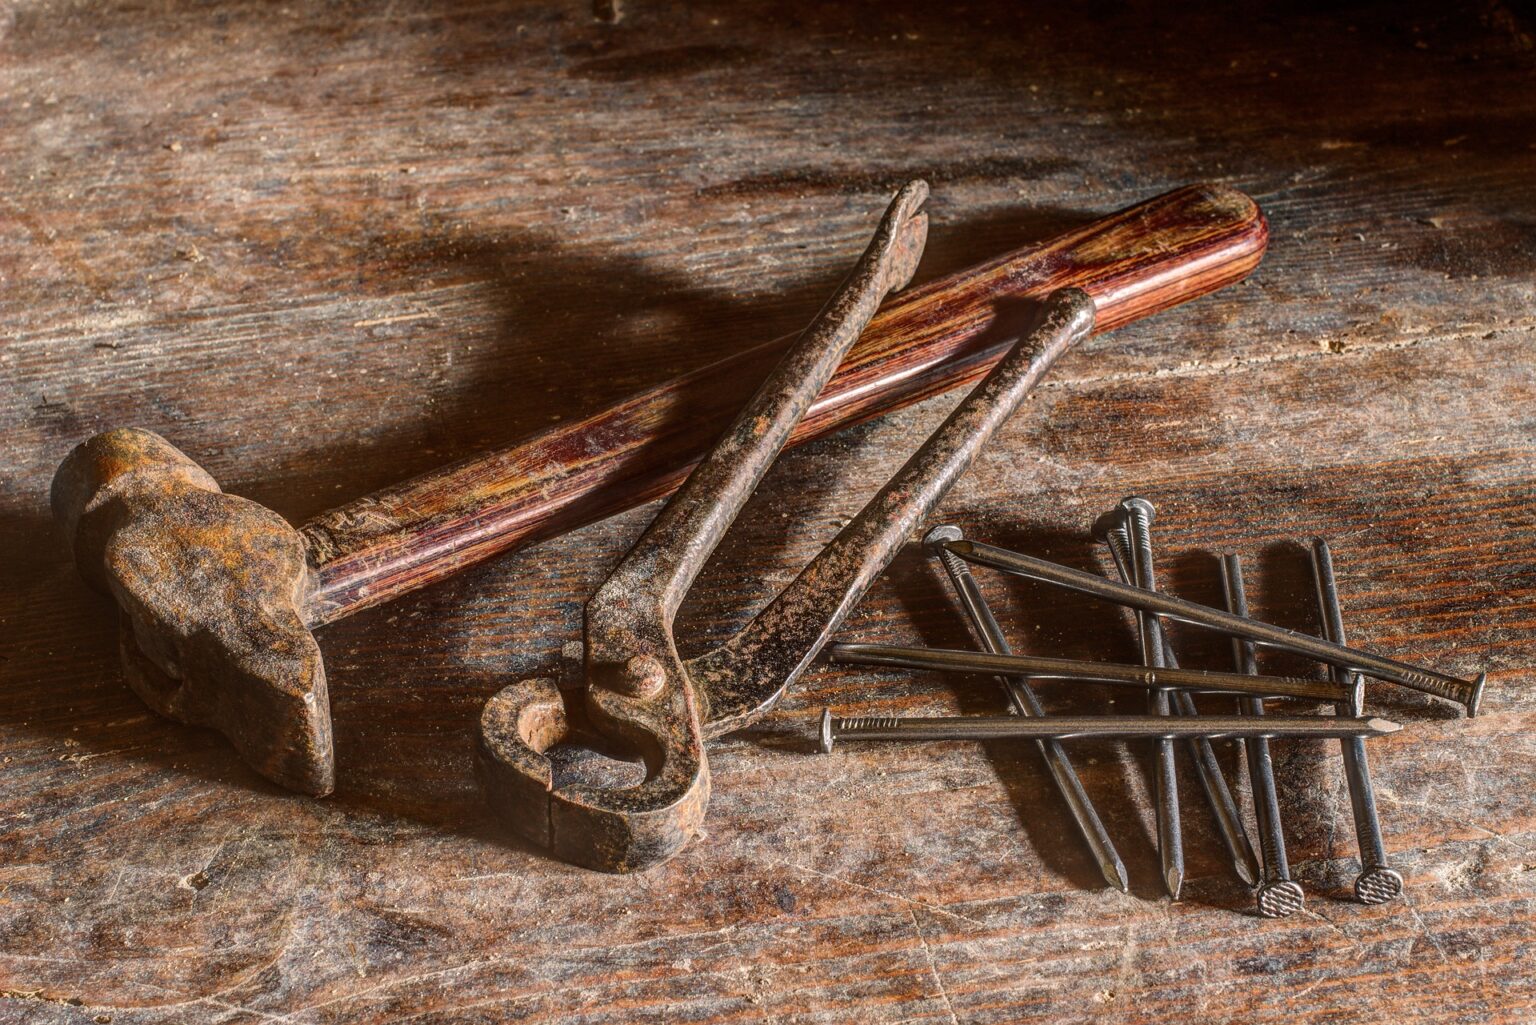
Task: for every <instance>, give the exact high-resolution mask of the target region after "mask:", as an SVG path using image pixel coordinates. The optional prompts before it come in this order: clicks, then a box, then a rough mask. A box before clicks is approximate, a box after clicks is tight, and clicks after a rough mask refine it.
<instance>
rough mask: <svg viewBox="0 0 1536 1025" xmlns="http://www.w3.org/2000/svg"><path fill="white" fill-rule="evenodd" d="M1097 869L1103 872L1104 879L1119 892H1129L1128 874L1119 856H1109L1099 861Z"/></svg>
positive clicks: (1129, 880) (1129, 881)
mask: <svg viewBox="0 0 1536 1025" xmlns="http://www.w3.org/2000/svg"><path fill="white" fill-rule="evenodd" d="M1099 869H1100V871H1102V872H1103V873H1104V881H1105V882H1106V883H1108V884H1109V885H1110V886H1113V887H1114V888H1115V889H1117V890H1119V891H1120V892H1121V893H1130V892H1131V879H1130V876H1128V875H1126V872H1125V864H1124V863H1123V862H1122V861H1121V860H1120V859H1119V858H1116V857H1110V858H1107V859H1105V860H1104V861H1103V862H1101V863H1100V865H1099Z"/></svg>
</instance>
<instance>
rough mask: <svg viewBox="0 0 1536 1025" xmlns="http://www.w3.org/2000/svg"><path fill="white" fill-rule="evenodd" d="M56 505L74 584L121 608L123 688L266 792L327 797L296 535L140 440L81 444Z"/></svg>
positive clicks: (326, 754)
mask: <svg viewBox="0 0 1536 1025" xmlns="http://www.w3.org/2000/svg"><path fill="white" fill-rule="evenodd" d="M52 501H53V512H54V516H55V517H57V518H58V520H59V522H60V523H61V524H62V525H63V526H64V529H65V530H66V532H67V534H68V536H69V540H70V543H71V544H72V545H73V547H74V554H75V564H76V566H78V567H79V569H80V573H81V575H82V576H84V577H85V579H86V581H87V582H88V583H90V584H91V585H93V586H94V587H96V588H98V589H100V590H103V591H106V592H107V593H109V594H111V595H112V596H113V597H114V598H115V599H117V604H118V608H119V610H120V612H121V616H120V619H119V626H120V629H119V639H120V642H121V647H122V658H123V669H124V675H125V677H126V678H127V680H128V684H129V686H131V687H132V688H133V689H134V691H135V692H136V693H137V694H138V695H139V697H141V698H142V699H144V701H145V703H146V704H148V705H149V706H150V707H151V708H153V709H154V710H155V711H156V712H159V713H160V714H161V715H164V716H167V717H169V718H172V719H177V720H179V721H181V722H185V723H190V724H193V725H197V726H211V727H212V728H214V729H216V730H218V731H219V732H221V733H223V734H224V735H225V736H226V737H228V738H229V739H230V741H232V742H233V743H234V745H235V748H236V749H237V750H238V751H239V752H240V754H241V756H242V757H243V758H244V759H245V760H246V762H247V763H249V764H250V765H251V767H252V768H254V769H255V770H256V771H257V772H260V773H261V774H262V775H264V776H266V777H267V778H268V779H271V780H272V781H273V782H275V783H278V784H281V785H282V786H285V787H288V788H289V789H292V790H297V791H300V792H302V793H306V794H313V795H315V796H321V795H324V794H328V793H330V792H331V790H332V788H333V787H334V786H335V776H336V772H335V756H334V754H333V752H332V746H331V713H330V700H329V698H328V696H327V694H326V687H325V666H324V664H323V663H322V662H321V660H320V649H319V648H318V647H317V646H316V644H315V639H314V637H313V635H312V634H311V633H310V631H309V627H308V626H307V625H306V623H305V621H304V617H303V615H302V614H301V611H300V609H301V607H302V603H303V598H304V595H305V593H306V592H307V590H308V588H309V586H310V570H309V564H308V562H307V560H306V559H305V553H304V545H303V542H302V540H301V539H300V537H299V534H298V532H297V531H296V530H294V529H293V527H291V526H289V525H288V523H287V522H286V521H284V520H283V518H282V517H280V516H278V515H277V514H276V513H274V512H272V511H271V510H269V509H265V508H263V507H262V506H260V505H257V504H256V503H255V502H251V501H249V500H247V499H244V498H237V497H235V496H233V495H226V494H224V493H223V492H222V491H221V490H220V489H219V485H218V484H217V483H216V482H215V481H214V479H213V478H212V477H210V476H209V475H208V473H207V472H206V471H204V470H203V469H202V467H200V466H198V465H197V464H196V463H194V462H193V461H192V460H190V459H188V458H187V457H186V456H185V455H183V454H182V453H181V452H179V451H177V449H176V448H175V447H174V446H172V445H171V444H170V443H169V442H167V441H166V440H165V439H164V438H161V437H160V436H159V435H157V434H152V433H150V432H149V431H141V430H134V429H122V430H114V431H108V432H106V433H104V434H98V435H96V436H95V437H94V438H91V439H89V440H87V441H85V442H83V443H81V444H80V445H79V446H78V447H77V448H76V449H75V450H74V451H73V452H71V453H70V454H69V456H68V458H66V459H65V460H64V462H63V464H61V465H60V466H59V469H58V472H57V473H56V474H55V475H54V478H53V492H52Z"/></svg>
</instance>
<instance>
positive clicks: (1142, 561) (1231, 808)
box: [1094, 499, 1260, 886]
mask: <svg viewBox="0 0 1536 1025" xmlns="http://www.w3.org/2000/svg"><path fill="white" fill-rule="evenodd" d="M1131 502H1145V500H1143V499H1127V500H1126V501H1125V502H1122V503H1121V504H1120V507H1119V509H1120V511H1121V516H1120V517H1119V524H1118V525H1117V524H1116V523H1115V522H1114V519H1113V518H1111V519H1105V518H1104V517H1100V519H1099V522H1098V523H1096V524H1095V525H1094V526H1095V533H1096V534H1099V535H1100V537H1101V539H1102V540H1103V541H1104V542H1105V544H1107V545H1108V546H1109V551H1110V555H1111V557H1112V558H1113V560H1114V563H1115V569H1116V570H1117V571H1118V572H1119V574H1120V579H1121V580H1123V581H1125V582H1126V583H1136V584H1139V585H1140V586H1142V587H1145V588H1146V589H1148V590H1156V589H1157V575H1156V572H1155V567H1154V563H1153V559H1152V538H1151V531H1150V530H1147V529H1140V530H1137V529H1135V528H1133V520H1132V517H1131V515H1130V510H1129V509H1128V505H1129V503H1131ZM1146 506H1147V508H1148V509H1149V510H1150V508H1151V505H1150V503H1146ZM1145 522H1146V525H1147V526H1150V523H1151V516H1150V515H1148V516H1147V517H1146V521H1145ZM1138 572H1139V574H1140V579H1139V580H1138V579H1134V575H1135V574H1137V573H1138ZM1138 623H1140V624H1145V623H1152V624H1157V627H1156V635H1157V637H1156V639H1157V643H1158V644H1159V645H1160V646H1161V653H1162V657H1163V662H1164V664H1165V665H1167V666H1168V667H1169V668H1173V669H1176V668H1178V660H1177V659H1176V658H1175V657H1174V654H1173V647H1172V645H1171V644H1169V642H1168V635H1167V633H1166V632H1164V631H1163V630H1162V629H1161V624H1160V623H1158V619H1157V617H1156V616H1155V615H1152V614H1150V613H1141V614H1140V615H1139V617H1138ZM1143 629H1145V627H1143ZM1143 650H1145V642H1144V643H1143ZM1170 700H1171V701H1172V704H1173V707H1174V708H1175V709H1176V710H1177V711H1178V713H1179V714H1180V715H1188V716H1193V715H1198V714H1199V710H1198V709H1197V708H1196V707H1195V700H1194V698H1192V697H1190V696H1189V694H1187V693H1185V692H1182V691H1178V692H1174V693H1173V694H1171V695H1170ZM1189 752H1190V754H1191V756H1192V757H1193V758H1194V763H1195V769H1196V773H1197V775H1198V777H1199V779H1200V787H1201V789H1202V790H1203V791H1204V793H1205V799H1206V803H1208V804H1209V805H1210V807H1211V814H1212V816H1213V817H1214V818H1215V821H1216V830H1217V832H1218V833H1219V834H1220V836H1221V841H1222V844H1223V845H1225V847H1226V848H1227V856H1228V858H1229V859H1230V861H1231V864H1232V871H1233V872H1234V873H1236V875H1237V877H1238V878H1239V879H1241V880H1242V881H1243V882H1244V883H1246V884H1248V885H1249V886H1257V885H1258V884H1259V871H1260V870H1259V864H1258V858H1257V857H1256V856H1255V854H1254V852H1253V843H1252V842H1251V841H1250V840H1249V839H1248V832H1247V830H1245V829H1244V828H1243V819H1242V815H1241V813H1240V812H1239V811H1238V808H1237V801H1236V800H1234V799H1233V797H1232V790H1231V788H1229V787H1228V786H1227V780H1226V777H1225V776H1224V775H1223V774H1222V771H1221V762H1220V761H1219V760H1218V759H1217V758H1216V751H1215V749H1214V748H1212V747H1211V742H1210V741H1209V740H1204V739H1200V740H1192V741H1190V742H1189Z"/></svg>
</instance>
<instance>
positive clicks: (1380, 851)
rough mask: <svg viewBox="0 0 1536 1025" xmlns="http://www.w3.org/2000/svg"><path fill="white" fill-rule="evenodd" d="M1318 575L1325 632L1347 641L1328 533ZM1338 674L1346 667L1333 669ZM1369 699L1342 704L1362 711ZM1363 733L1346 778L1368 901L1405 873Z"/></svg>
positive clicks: (1361, 889) (1359, 882)
mask: <svg viewBox="0 0 1536 1025" xmlns="http://www.w3.org/2000/svg"><path fill="white" fill-rule="evenodd" d="M1312 579H1313V581H1314V582H1315V583H1316V585H1317V608H1318V613H1319V615H1320V618H1321V619H1322V625H1323V636H1324V637H1326V638H1328V639H1329V640H1330V641H1333V642H1334V643H1336V644H1342V643H1344V617H1343V614H1342V613H1341V612H1340V609H1339V590H1338V584H1337V582H1336V581H1335V580H1334V575H1333V553H1332V552H1330V551H1329V550H1328V542H1327V541H1325V540H1323V539H1322V538H1320V537H1319V538H1315V539H1313V541H1312ZM1331 672H1332V673H1333V675H1334V677H1335V678H1338V677H1339V676H1340V675H1341V674H1342V673H1343V672H1344V671H1343V670H1341V669H1338V668H1334V669H1333V670H1331ZM1362 705H1363V701H1356V702H1353V703H1351V704H1349V705H1347V706H1346V705H1345V704H1340V705H1339V709H1338V711H1339V714H1340V715H1343V714H1344V712H1345V710H1346V708H1347V709H1348V711H1349V712H1350V713H1351V714H1359V711H1360V708H1361V707H1362ZM1355 739H1357V738H1349V737H1345V738H1343V743H1342V747H1343V750H1344V778H1345V780H1346V781H1347V782H1348V784H1349V804H1350V808H1351V810H1352V811H1353V812H1354V816H1355V838H1356V840H1357V841H1358V842H1359V845H1360V875H1359V876H1358V877H1356V879H1355V899H1356V900H1358V901H1360V903H1362V904H1384V903H1386V902H1387V901H1389V900H1393V899H1395V898H1397V897H1399V896H1401V895H1402V892H1403V877H1402V876H1401V875H1399V874H1398V873H1397V872H1394V871H1393V870H1392V869H1391V868H1389V867H1388V866H1387V849H1386V846H1385V845H1384V844H1383V843H1382V839H1381V819H1380V818H1379V817H1378V815H1377V813H1376V790H1375V788H1374V787H1373V786H1372V785H1371V765H1370V762H1368V761H1367V760H1366V756H1365V745H1364V744H1362V743H1357V742H1355Z"/></svg>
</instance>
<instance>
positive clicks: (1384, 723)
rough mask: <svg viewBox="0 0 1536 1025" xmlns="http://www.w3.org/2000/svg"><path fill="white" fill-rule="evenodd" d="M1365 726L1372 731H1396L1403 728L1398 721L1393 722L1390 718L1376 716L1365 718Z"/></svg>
mask: <svg viewBox="0 0 1536 1025" xmlns="http://www.w3.org/2000/svg"><path fill="white" fill-rule="evenodd" d="M1365 726H1366V729H1368V730H1370V731H1371V732H1372V733H1396V732H1397V731H1398V730H1400V729H1402V728H1403V724H1402V723H1400V722H1393V721H1392V720H1391V719H1376V718H1371V719H1367V720H1366V721H1365Z"/></svg>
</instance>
